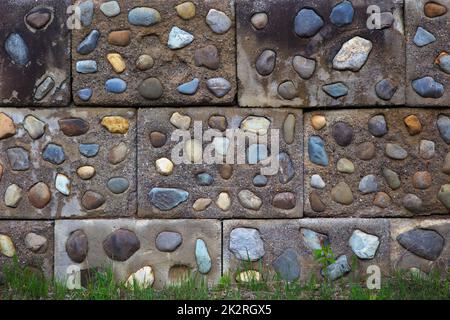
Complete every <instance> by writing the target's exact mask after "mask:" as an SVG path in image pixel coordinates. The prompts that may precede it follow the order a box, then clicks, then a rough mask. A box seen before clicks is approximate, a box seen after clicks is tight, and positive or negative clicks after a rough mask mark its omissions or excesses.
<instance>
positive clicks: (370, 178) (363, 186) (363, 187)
mask: <svg viewBox="0 0 450 320" xmlns="http://www.w3.org/2000/svg"><path fill="white" fill-rule="evenodd" d="M359 191H361V193H362V194H368V193H374V192H377V191H378V182H377V178H376V177H375V175H373V174H370V175H367V176H365V177H363V178H362V179H361V181H360V182H359Z"/></svg>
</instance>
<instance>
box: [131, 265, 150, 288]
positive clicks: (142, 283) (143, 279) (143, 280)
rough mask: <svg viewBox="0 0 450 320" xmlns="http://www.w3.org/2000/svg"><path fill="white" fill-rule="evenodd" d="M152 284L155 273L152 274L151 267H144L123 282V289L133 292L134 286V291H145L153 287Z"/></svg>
mask: <svg viewBox="0 0 450 320" xmlns="http://www.w3.org/2000/svg"><path fill="white" fill-rule="evenodd" d="M154 282H155V273H154V272H153V269H152V267H150V266H145V267H143V268H141V269H139V270H138V271H136V272H135V273H133V274H131V275H130V276H129V277H128V279H127V281H126V282H125V287H127V288H128V289H131V290H134V289H135V287H134V286H135V285H136V287H137V288H136V289H139V290H145V289H148V288H150V287H151V286H153V283H154Z"/></svg>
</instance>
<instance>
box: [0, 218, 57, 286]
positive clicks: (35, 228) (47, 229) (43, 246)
mask: <svg viewBox="0 0 450 320" xmlns="http://www.w3.org/2000/svg"><path fill="white" fill-rule="evenodd" d="M53 227H54V222H50V221H0V278H1V277H2V272H5V269H6V268H7V267H8V266H11V265H12V264H13V256H14V255H15V256H17V260H18V262H19V265H20V266H21V267H23V268H26V269H27V270H29V271H31V272H33V273H34V274H36V275H42V276H44V277H45V278H47V279H51V278H52V277H53V245H54V241H53ZM0 282H1V281H0Z"/></svg>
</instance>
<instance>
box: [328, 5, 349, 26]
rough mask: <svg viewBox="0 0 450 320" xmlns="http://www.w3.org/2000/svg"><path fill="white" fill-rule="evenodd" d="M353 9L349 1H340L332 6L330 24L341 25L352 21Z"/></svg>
mask: <svg viewBox="0 0 450 320" xmlns="http://www.w3.org/2000/svg"><path fill="white" fill-rule="evenodd" d="M354 14H355V10H354V9H353V5H352V3H351V2H350V1H342V2H341V3H339V4H337V5H336V6H334V7H333V9H332V10H331V14H330V21H331V23H332V24H334V25H336V26H338V27H343V26H345V25H348V24H351V23H352V22H353V16H354Z"/></svg>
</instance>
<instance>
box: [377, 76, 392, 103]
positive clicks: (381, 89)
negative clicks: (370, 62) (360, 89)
mask: <svg viewBox="0 0 450 320" xmlns="http://www.w3.org/2000/svg"><path fill="white" fill-rule="evenodd" d="M397 89H398V85H397V84H395V83H394V82H393V81H392V80H391V79H383V80H381V81H380V82H378V83H377V84H376V86H375V92H376V94H377V96H378V98H380V99H383V100H386V101H389V100H391V99H392V97H393V96H394V94H395V93H396V92H397Z"/></svg>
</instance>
